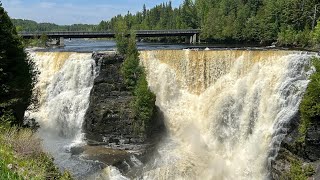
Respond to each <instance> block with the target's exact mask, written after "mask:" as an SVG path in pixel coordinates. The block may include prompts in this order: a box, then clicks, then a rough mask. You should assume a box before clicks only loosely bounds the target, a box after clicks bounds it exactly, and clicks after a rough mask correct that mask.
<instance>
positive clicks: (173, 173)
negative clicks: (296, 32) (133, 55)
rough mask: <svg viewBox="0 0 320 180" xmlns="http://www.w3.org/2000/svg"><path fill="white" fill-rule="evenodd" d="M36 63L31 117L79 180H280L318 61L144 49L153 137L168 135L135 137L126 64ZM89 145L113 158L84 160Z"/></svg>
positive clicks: (59, 58)
mask: <svg viewBox="0 0 320 180" xmlns="http://www.w3.org/2000/svg"><path fill="white" fill-rule="evenodd" d="M107 54H110V52H109V53H107ZM111 54H112V53H111ZM30 56H31V57H32V58H33V59H34V62H35V63H36V64H37V67H38V69H39V71H40V75H39V81H38V83H37V85H36V89H35V91H34V92H35V93H37V94H38V95H39V96H38V101H39V104H38V106H39V108H38V110H37V111H34V112H27V113H26V116H29V117H31V118H34V119H36V120H37V121H38V122H39V123H40V126H41V128H40V130H39V135H40V137H42V138H43V143H44V146H45V148H46V149H47V151H48V152H50V153H51V154H52V155H53V156H54V158H55V163H56V164H58V166H59V167H60V168H62V169H68V170H70V171H71V172H72V173H73V175H74V176H75V178H78V179H90V178H92V179H94V178H95V177H96V178H101V179H127V178H128V179H129V178H131V179H133V178H136V179H197V178H201V179H254V180H255V179H269V178H270V179H279V178H280V176H281V173H280V174H279V172H277V171H276V170H279V167H275V165H278V166H281V164H280V165H279V163H278V162H279V161H278V160H277V157H278V152H282V151H279V149H281V148H285V147H283V146H282V141H283V140H284V139H285V138H286V136H287V133H288V132H291V131H293V130H292V129H290V127H291V126H290V125H291V123H292V122H293V121H299V120H297V119H299V118H297V117H298V116H299V104H300V102H301V99H302V97H303V94H304V92H305V90H306V88H307V85H308V82H309V80H308V78H309V76H310V74H312V73H313V72H314V69H313V68H312V64H311V57H312V56H315V54H313V53H308V52H300V51H282V50H237V49H229V50H228V49H227V50H152V51H140V60H141V65H142V66H143V67H144V68H145V70H146V74H147V81H148V84H149V87H150V89H151V91H152V92H154V93H155V94H156V98H157V99H156V105H157V107H158V109H157V111H158V113H157V117H155V119H158V120H157V121H155V124H154V125H155V126H156V128H155V129H157V130H159V131H155V134H156V136H161V138H159V137H158V138H154V137H150V138H149V139H148V138H146V139H145V138H143V137H139V136H137V135H135V134H134V133H133V130H132V128H133V127H131V126H132V123H131V119H132V115H131V114H130V111H131V110H130V107H129V106H128V104H129V101H130V98H131V94H130V92H128V91H127V90H126V89H125V87H123V84H122V83H121V81H122V79H121V75H120V74H119V72H118V71H119V67H120V65H121V62H122V60H123V59H121V57H118V56H117V55H111V56H109V55H106V56H103V55H102V56H101V57H97V56H92V54H91V53H77V52H30ZM163 123H164V126H165V128H166V130H165V131H166V132H162V131H161V130H162V129H163ZM160 131H161V132H160ZM87 144H88V145H89V146H88V145H87ZM92 147H95V148H96V149H95V150H93V152H94V153H98V152H99V153H101V151H102V153H101V154H102V155H103V154H104V153H106V152H108V153H109V154H111V155H109V156H108V157H107V158H97V159H90V158H87V157H90V154H89V153H88V151H86V150H88V149H90V148H92ZM101 148H102V149H103V148H104V150H101ZM98 149H99V150H98ZM110 149H113V150H116V151H111V150H110ZM75 151H79V152H77V153H75ZM112 153H113V154H112ZM291 153H294V152H291ZM297 156H298V155H297ZM110 157H111V158H110ZM102 159H104V162H103V160H102ZM106 159H107V160H110V159H113V160H114V159H116V160H114V161H113V162H112V163H108V162H105V161H106ZM282 165H283V164H282ZM289 168H290V167H289ZM280 169H281V168H280ZM284 169H285V168H284ZM315 169H316V168H315Z"/></svg>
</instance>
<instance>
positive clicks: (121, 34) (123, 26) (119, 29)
mask: <svg viewBox="0 0 320 180" xmlns="http://www.w3.org/2000/svg"><path fill="white" fill-rule="evenodd" d="M114 30H115V36H116V43H117V51H118V53H119V54H121V55H125V54H126V52H127V48H128V37H127V35H128V32H129V29H128V26H127V23H126V22H125V20H124V19H121V20H119V21H117V22H116V24H115V29H114Z"/></svg>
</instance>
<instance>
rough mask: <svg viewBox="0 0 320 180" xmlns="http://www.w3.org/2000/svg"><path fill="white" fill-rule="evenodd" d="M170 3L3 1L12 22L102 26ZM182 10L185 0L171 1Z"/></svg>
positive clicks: (159, 0)
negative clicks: (104, 22) (26, 21)
mask: <svg viewBox="0 0 320 180" xmlns="http://www.w3.org/2000/svg"><path fill="white" fill-rule="evenodd" d="M166 1H169V0H0V2H2V4H3V7H4V8H5V10H6V11H7V12H8V14H9V16H10V17H11V18H20V19H30V20H34V21H37V22H52V23H56V24H60V25H65V24H76V23H82V24H85V23H87V24H98V23H99V22H100V21H101V20H109V19H110V18H111V17H113V16H115V15H117V14H126V13H127V12H128V11H130V12H133V13H135V12H137V11H140V10H142V7H143V4H146V6H147V8H151V7H153V6H155V5H157V4H160V3H162V2H166ZM171 2H172V4H173V6H175V7H178V6H179V5H180V3H181V2H182V0H171Z"/></svg>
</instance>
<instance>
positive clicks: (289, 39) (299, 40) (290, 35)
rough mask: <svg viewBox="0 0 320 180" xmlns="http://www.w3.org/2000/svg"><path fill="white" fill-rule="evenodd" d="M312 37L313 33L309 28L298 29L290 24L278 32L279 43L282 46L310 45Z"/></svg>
mask: <svg viewBox="0 0 320 180" xmlns="http://www.w3.org/2000/svg"><path fill="white" fill-rule="evenodd" d="M311 39H312V33H311V32H310V30H309V29H305V30H304V31H296V30H294V29H293V27H291V26H288V27H286V28H282V29H281V31H280V32H279V34H278V43H279V45H280V46H300V47H307V46H310V45H311V44H312V43H311Z"/></svg>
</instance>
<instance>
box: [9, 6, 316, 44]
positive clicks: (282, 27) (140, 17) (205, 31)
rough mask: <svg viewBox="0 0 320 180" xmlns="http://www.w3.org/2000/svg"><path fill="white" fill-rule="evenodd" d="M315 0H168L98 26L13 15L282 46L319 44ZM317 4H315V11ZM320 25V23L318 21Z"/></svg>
mask: <svg viewBox="0 0 320 180" xmlns="http://www.w3.org/2000/svg"><path fill="white" fill-rule="evenodd" d="M317 3H319V2H318V0H184V1H183V3H182V4H181V5H180V6H179V7H177V8H174V7H173V6H172V4H171V1H169V2H167V3H162V4H160V5H157V6H155V7H153V8H151V9H147V8H146V6H145V5H144V6H143V9H142V11H141V12H137V13H136V14H132V13H130V12H128V13H127V14H126V15H118V16H115V17H113V18H112V19H111V20H109V21H101V22H100V24H99V25H85V24H84V25H71V26H58V25H55V24H50V23H40V24H37V23H35V22H34V21H28V20H15V21H14V22H15V24H16V25H18V26H19V30H24V31H53V30H70V31H72V30H90V31H106V30H116V29H117V25H118V22H119V21H125V24H126V26H127V27H128V28H129V29H136V30H137V29H141V30H143V29H186V28H193V29H196V28H199V29H202V35H201V38H202V39H203V40H206V41H213V42H260V43H271V42H275V41H278V43H279V45H282V46H303V47H305V46H313V45H315V43H319V41H320V40H319V36H320V32H319V29H320V25H317V27H316V28H315V26H316V24H317V20H318V18H319V16H320V13H315V7H316V4H317ZM319 8H320V6H318V12H319ZM318 24H319V23H318Z"/></svg>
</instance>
